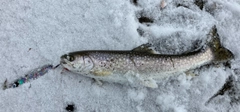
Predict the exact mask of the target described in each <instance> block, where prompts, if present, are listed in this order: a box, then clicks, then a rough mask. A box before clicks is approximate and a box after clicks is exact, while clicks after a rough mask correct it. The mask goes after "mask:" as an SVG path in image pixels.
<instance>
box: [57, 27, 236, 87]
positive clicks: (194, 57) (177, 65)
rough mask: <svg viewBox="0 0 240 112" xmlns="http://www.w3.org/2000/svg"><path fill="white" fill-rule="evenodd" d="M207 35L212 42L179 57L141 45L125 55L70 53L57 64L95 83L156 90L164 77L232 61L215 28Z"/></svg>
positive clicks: (101, 51) (92, 51)
mask: <svg viewBox="0 0 240 112" xmlns="http://www.w3.org/2000/svg"><path fill="white" fill-rule="evenodd" d="M210 34H211V35H210ZM209 35H210V37H211V38H210V40H208V43H207V44H206V45H205V46H204V47H202V48H201V49H199V50H196V51H193V52H189V53H185V54H182V55H165V54H158V53H156V51H154V50H153V49H152V47H151V45H150V44H143V45H141V46H139V47H137V48H135V49H133V50H126V51H120V50H119V51H118V50H116V51H111V50H86V51H76V52H70V53H68V54H64V55H62V56H61V57H60V58H61V61H60V64H61V65H62V66H63V67H64V68H65V69H67V70H69V71H71V72H74V73H77V74H81V75H84V76H86V77H90V78H94V79H95V80H101V81H107V82H115V83H121V84H130V85H142V86H146V87H150V88H158V84H157V81H158V80H161V79H163V78H165V77H169V76H171V75H174V74H176V73H182V72H186V71H189V70H192V69H196V68H198V67H201V66H203V65H206V64H210V63H218V62H226V61H229V60H231V59H233V58H234V57H233V54H232V52H231V51H230V50H228V49H226V48H225V47H223V46H222V45H221V43H220V39H219V35H218V34H217V29H216V27H213V28H212V30H211V31H210V33H209Z"/></svg>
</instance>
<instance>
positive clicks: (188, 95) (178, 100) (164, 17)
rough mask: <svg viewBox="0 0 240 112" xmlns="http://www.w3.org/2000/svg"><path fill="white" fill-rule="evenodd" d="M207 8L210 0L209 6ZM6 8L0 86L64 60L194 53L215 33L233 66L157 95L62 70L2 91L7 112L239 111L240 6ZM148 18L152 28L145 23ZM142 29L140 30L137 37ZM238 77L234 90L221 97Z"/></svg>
mask: <svg viewBox="0 0 240 112" xmlns="http://www.w3.org/2000/svg"><path fill="white" fill-rule="evenodd" d="M205 1H206V0H205ZM165 2H166V4H167V5H166V6H165V7H164V8H162V9H161V8H160V3H161V0H137V4H136V5H134V4H133V0H121V1H119V0H104V1H103V0H85V1H84V0H82V1H79V0H61V1H55V0H41V1H38V0H2V1H0V12H1V16H0V45H1V49H0V54H1V58H0V61H1V64H0V70H1V75H0V83H1V82H2V83H1V84H3V82H4V81H5V80H6V79H8V81H9V82H12V81H14V80H16V79H17V78H19V77H21V76H24V74H26V73H27V72H29V71H31V70H33V69H35V68H37V67H40V66H42V65H45V64H53V65H57V64H59V61H60V59H59V58H60V56H61V55H63V54H65V53H68V52H72V51H80V50H131V49H133V48H135V47H137V46H139V45H141V44H144V43H147V42H149V43H153V45H154V46H155V47H156V49H157V50H158V51H159V52H160V53H164V54H181V53H185V52H189V51H191V50H194V48H195V46H194V44H196V43H198V41H200V40H202V41H203V42H202V43H200V45H203V44H205V43H204V41H205V40H206V39H207V36H206V34H207V33H208V32H209V30H210V29H211V28H212V26H213V25H216V27H217V29H218V33H219V35H220V38H221V40H222V45H223V46H224V47H226V48H228V49H229V50H230V51H232V52H233V54H234V56H235V59H234V60H232V61H231V62H230V65H231V68H229V67H227V66H225V64H219V65H208V66H203V67H201V68H197V69H195V70H194V71H193V73H194V74H196V76H191V75H186V74H185V73H180V74H179V75H175V76H171V77H166V78H164V79H162V80H161V81H159V84H158V85H159V87H158V88H157V89H151V88H146V87H131V86H129V85H121V84H116V83H108V82H104V83H103V85H102V86H100V85H98V84H97V83H95V82H94V81H93V80H92V79H90V78H86V77H84V76H81V75H78V74H74V73H70V72H63V73H62V74H61V71H62V70H61V67H59V68H58V69H55V70H52V71H49V72H48V73H47V74H46V75H44V76H42V77H40V78H39V79H36V80H33V81H31V82H30V83H25V84H23V85H21V86H19V87H17V88H14V89H6V90H2V89H0V99H1V100H0V108H1V109H0V110H1V111H3V112H18V111H23V112H33V111H35V112H64V111H66V110H65V107H66V106H67V105H68V104H74V105H75V107H76V109H75V111H77V112H86V111H87V112H89V111H98V112H105V111H110V112H112V111H114V112H123V111H137V112H159V111H169V112H187V111H197V112H218V111H230V112H238V110H240V106H239V103H240V95H239V94H240V93H239V90H240V76H239V75H240V72H239V70H240V69H239V67H240V54H239V53H240V52H239V49H240V46H239V41H240V23H239V20H240V15H239V14H240V13H239V12H240V2H239V1H237V0H212V1H206V3H205V5H204V7H203V10H201V9H199V7H198V6H197V5H195V4H194V1H193V0H178V1H174V0H165ZM141 16H145V17H148V18H150V19H152V20H153V23H139V21H138V18H140V17H141ZM137 29H140V30H142V34H139V31H138V30H137ZM229 76H232V77H233V82H232V83H233V85H234V86H233V89H230V90H229V91H226V92H225V93H224V94H223V95H218V96H216V97H215V98H213V99H212V100H211V101H209V103H206V102H207V101H208V100H209V99H210V98H211V97H212V96H213V95H214V94H216V93H217V92H218V91H219V90H220V89H221V88H222V87H223V85H224V84H225V82H226V80H228V78H229Z"/></svg>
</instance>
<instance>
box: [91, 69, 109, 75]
mask: <svg viewBox="0 0 240 112" xmlns="http://www.w3.org/2000/svg"><path fill="white" fill-rule="evenodd" d="M91 73H92V74H94V75H95V76H108V75H111V74H112V72H111V71H106V70H94V71H92V72H91Z"/></svg>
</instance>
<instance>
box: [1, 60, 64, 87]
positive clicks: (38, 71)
mask: <svg viewBox="0 0 240 112" xmlns="http://www.w3.org/2000/svg"><path fill="white" fill-rule="evenodd" d="M58 66H59V65H57V66H55V67H53V65H50V64H48V65H44V66H42V67H39V68H37V69H35V70H32V71H31V72H30V73H28V74H26V75H25V76H24V77H20V78H19V79H17V80H15V81H14V82H13V83H10V84H7V79H6V80H5V82H4V85H3V90H5V89H8V88H16V87H18V86H19V85H22V84H24V83H26V82H30V81H31V80H35V79H37V78H39V77H41V76H43V75H45V74H46V73H47V72H48V71H49V70H51V69H55V68H57V67H58Z"/></svg>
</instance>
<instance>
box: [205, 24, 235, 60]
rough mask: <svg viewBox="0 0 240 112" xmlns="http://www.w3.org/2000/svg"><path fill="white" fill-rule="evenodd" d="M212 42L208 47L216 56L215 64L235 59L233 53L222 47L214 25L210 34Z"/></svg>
mask: <svg viewBox="0 0 240 112" xmlns="http://www.w3.org/2000/svg"><path fill="white" fill-rule="evenodd" d="M209 36H210V41H209V43H208V46H209V47H210V48H211V50H212V52H213V54H214V60H213V61H214V62H226V61H229V60H231V59H233V58H234V55H233V54H232V52H231V51H229V50H228V49H226V48H224V47H223V46H222V45H221V42H220V39H219V35H218V33H217V28H216V26H215V25H214V26H213V28H212V29H211V31H210V32H209Z"/></svg>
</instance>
